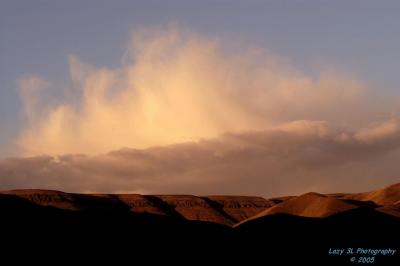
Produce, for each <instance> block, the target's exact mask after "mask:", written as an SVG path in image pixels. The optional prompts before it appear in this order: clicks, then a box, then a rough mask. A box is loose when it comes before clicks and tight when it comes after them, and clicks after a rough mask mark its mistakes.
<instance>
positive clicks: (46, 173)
mask: <svg viewBox="0 0 400 266" xmlns="http://www.w3.org/2000/svg"><path fill="white" fill-rule="evenodd" d="M399 155H400V127H399V122H398V121H397V120H394V119H393V120H390V121H386V122H384V123H381V124H377V125H374V126H370V127H367V128H362V129H359V130H357V131H353V132H349V131H346V130H342V129H338V128H334V127H332V126H330V125H329V124H328V123H326V122H322V121H295V122H291V123H287V124H283V125H280V126H276V127H274V128H273V129H269V130H265V131H254V132H247V133H238V134H224V135H221V136H220V137H218V138H212V139H204V140H200V141H197V142H187V143H182V144H176V145H168V146H160V147H152V148H147V149H128V148H126V149H121V150H117V151H113V152H109V153H106V154H102V155H93V156H88V155H62V156H57V157H53V156H36V157H29V158H7V159H3V160H1V161H0V189H3V190H5V189H13V188H47V189H57V190H64V191H73V192H114V193H116V192H130V193H152V194H154V193H163V194H166V193H185V194H202V195H204V194H251V195H261V196H266V197H269V196H276V195H284V194H298V193H302V192H305V191H311V190H312V191H320V192H334V191H349V188H351V189H353V191H364V190H368V189H372V188H376V187H378V186H384V185H387V184H390V183H394V182H398V180H399V176H400V169H399V168H398V166H397V164H398V160H397V158H399Z"/></svg>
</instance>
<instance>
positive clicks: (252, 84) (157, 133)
mask: <svg viewBox="0 0 400 266" xmlns="http://www.w3.org/2000/svg"><path fill="white" fill-rule="evenodd" d="M69 65H70V76H71V87H72V88H71V90H72V92H69V93H66V94H67V95H70V94H73V95H76V94H77V95H78V96H77V97H67V98H65V100H64V101H63V102H61V103H52V104H48V103H47V104H45V105H40V104H39V105H38V104H35V101H34V100H32V99H36V98H38V97H37V95H34V94H33V95H32V93H31V94H29V95H28V96H25V93H23V94H22V96H23V99H24V101H23V102H24V106H25V110H27V113H30V114H31V113H32V114H33V113H40V115H39V116H38V115H35V116H28V117H27V122H26V124H25V126H24V128H23V130H22V131H21V132H20V134H19V135H18V138H17V144H18V146H19V148H20V150H21V154H22V155H40V154H48V155H57V154H64V153H85V154H100V153H106V152H108V151H110V150H116V149H120V148H122V147H129V148H138V149H140V148H147V147H152V146H159V145H170V144H176V143H180V142H186V141H196V140H200V139H206V138H215V137H218V136H219V135H221V134H223V133H226V132H246V131H254V130H265V129H269V128H273V127H274V126H277V125H280V124H282V123H285V122H291V121H295V120H325V121H329V122H332V123H337V124H339V125H343V126H348V127H354V126H357V125H358V126H361V125H363V124H365V123H366V122H370V120H371V117H372V116H376V115H382V114H383V115H385V114H387V113H388V112H390V110H388V109H389V108H388V106H393V105H388V104H387V103H386V102H385V103H377V102H378V101H376V100H375V101H371V99H370V95H369V93H368V88H367V87H366V86H365V85H364V84H362V82H360V81H358V80H357V79H355V78H353V77H350V76H349V75H343V74H337V73H333V72H322V73H320V74H319V75H316V76H315V77H313V76H310V75H306V74H304V73H302V72H301V71H300V70H298V69H295V68H293V67H291V66H290V63H288V62H287V60H285V59H282V58H281V57H279V56H276V55H273V54H271V53H270V52H267V51H264V50H262V49H260V48H257V47H254V46H251V45H245V44H232V43H230V42H229V41H227V40H222V39H219V38H211V37H206V36H202V35H199V34H196V33H193V32H191V31H190V30H188V29H184V28H181V27H176V26H169V27H162V28H151V29H142V30H138V31H136V32H135V33H134V35H133V38H132V41H131V42H130V45H129V47H128V49H127V51H126V53H125V55H124V59H123V63H122V64H121V66H120V67H119V68H113V69H112V68H107V67H96V66H91V65H90V64H86V63H83V62H81V60H80V59H79V58H78V57H77V56H70V58H69ZM29 80H30V81H29ZM29 80H28V81H23V82H21V84H20V87H21V88H24V87H26V85H27V84H28V85H29V86H31V85H32V86H40V85H43V83H45V82H43V80H44V79H43V78H40V77H31V78H30V79H29ZM35 80H36V81H35ZM54 87H57V84H54ZM22 90H23V91H25V90H24V89H22ZM375 99H376V98H375ZM43 106H46V108H43ZM49 106H50V107H49ZM382 106H386V107H385V108H382Z"/></svg>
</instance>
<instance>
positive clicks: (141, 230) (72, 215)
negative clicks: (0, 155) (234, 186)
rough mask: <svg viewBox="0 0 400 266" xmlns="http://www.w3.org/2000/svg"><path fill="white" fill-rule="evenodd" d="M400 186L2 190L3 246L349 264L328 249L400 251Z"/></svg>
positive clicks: (391, 259)
mask: <svg viewBox="0 0 400 266" xmlns="http://www.w3.org/2000/svg"><path fill="white" fill-rule="evenodd" d="M398 187H399V186H398V185H395V186H391V187H388V188H387V189H381V190H378V191H379V193H375V194H374V192H369V194H364V193H360V194H352V195H349V194H330V195H322V194H318V193H306V194H303V195H300V196H292V197H281V198H279V199H278V198H275V199H271V200H267V199H263V198H260V197H245V196H207V197H197V196H190V195H138V194H119V195H117V194H74V193H64V192H59V191H49V190H14V191H6V192H2V193H0V211H1V214H2V220H1V221H2V225H3V227H2V228H6V229H7V230H4V233H3V234H2V239H3V241H6V243H7V249H10V250H11V249H13V250H21V251H24V252H33V253H38V252H42V251H43V250H46V252H48V253H50V254H54V255H57V256H65V255H66V254H67V253H68V254H69V256H72V257H75V256H78V255H79V256H82V255H83V256H86V257H90V258H92V259H94V260H95V261H96V260H97V259H100V258H102V257H104V256H105V257H108V256H113V257H114V256H116V255H117V257H118V258H121V259H122V258H127V257H128V258H129V257H130V256H133V255H134V256H135V258H143V256H145V257H146V258H147V259H149V260H150V261H151V260H152V259H155V258H156V257H157V256H161V254H167V255H166V256H165V257H163V258H164V259H165V261H171V262H175V261H179V260H181V259H183V256H184V255H185V256H186V255H187V256H190V257H191V258H192V259H193V258H195V260H196V262H199V261H203V260H205V261H207V260H209V259H211V258H214V259H215V260H221V261H224V263H233V262H239V261H243V262H245V263H246V264H245V265H252V264H255V263H256V262H257V260H259V256H263V257H266V258H268V261H276V260H279V261H280V263H279V264H282V263H306V264H305V265H307V263H308V265H311V264H312V265H314V264H317V265H318V264H320V265H346V263H347V264H349V265H351V264H350V262H349V257H348V256H347V257H346V256H343V257H340V256H332V255H329V254H328V251H329V249H330V248H349V247H353V248H357V247H365V248H400V230H399V228H400V227H399V226H400V218H399V216H398V213H399V205H398V202H397V198H398V196H399V191H397V192H396V191H393V190H394V189H393V188H398ZM359 195H363V196H359ZM365 195H367V196H365ZM368 195H379V196H376V197H375V196H374V197H370V196H368ZM385 197H388V198H385ZM372 199H379V200H376V201H374V200H372ZM393 202H394V203H393ZM384 204H387V205H384ZM66 252H67V253H66ZM399 252H400V249H399ZM182 254H184V255H182ZM163 256H164V255H163ZM376 259H377V263H378V264H374V265H396V263H398V259H399V256H398V253H397V254H396V255H394V256H377V258H376ZM379 263H382V264H379ZM185 264H186V263H185ZM189 264H190V263H189ZM279 264H276V265H279ZM273 265H274V264H273Z"/></svg>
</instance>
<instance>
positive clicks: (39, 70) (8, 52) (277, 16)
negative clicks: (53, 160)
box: [0, 0, 400, 155]
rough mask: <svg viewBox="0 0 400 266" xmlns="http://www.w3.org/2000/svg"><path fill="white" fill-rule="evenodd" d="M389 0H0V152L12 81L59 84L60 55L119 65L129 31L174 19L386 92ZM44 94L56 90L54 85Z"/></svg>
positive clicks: (8, 126)
mask: <svg viewBox="0 0 400 266" xmlns="http://www.w3.org/2000/svg"><path fill="white" fill-rule="evenodd" d="M399 10H400V2H398V1H368V0H360V1H349V0H347V1H341V0H337V1H323V0H318V1H312V0H308V1H295V0H292V1H285V0H279V1H278V0H277V1H250V0H248V1H235V0H215V1H210V0H202V1H183V0H182V1H177V0H171V1H152V0H147V1H127V0H126V1H123V0H108V1H104V0H79V1H77V0H69V1H50V0H48V1H43V0H35V1H28V0H27V1H20V0H1V1H0V84H1V85H0V124H1V131H0V148H1V151H0V155H13V154H15V152H16V150H15V146H14V143H13V142H14V139H15V136H16V135H17V134H18V132H19V130H20V128H21V126H22V119H21V103H20V101H19V99H18V94H17V92H16V80H17V79H18V78H19V77H20V76H21V75H24V74H35V75H39V76H43V77H45V78H47V79H49V80H50V81H51V82H57V84H62V83H65V84H67V83H68V80H69V76H68V63H67V58H68V56H69V55H77V56H79V58H80V59H81V60H83V61H84V62H89V63H91V64H94V65H99V66H101V65H105V66H110V67H115V66H118V65H119V64H120V61H121V56H122V54H123V53H124V50H125V49H126V45H127V43H128V40H129V37H130V32H131V31H132V30H133V29H135V28H138V27H148V26H159V25H165V24H167V23H170V22H176V23H179V24H181V25H184V26H185V27H188V28H190V29H192V30H193V31H195V32H199V33H202V34H206V35H210V36H222V37H226V38H232V39H240V40H244V41H246V42H249V43H252V44H255V45H258V46H261V47H265V48H266V49H269V50H271V51H273V52H274V53H275V54H279V55H282V56H284V57H286V58H288V60H290V61H291V62H292V63H293V64H294V65H296V66H297V67H299V68H300V69H302V70H303V71H305V72H310V73H313V71H315V69H318V68H321V67H323V68H333V69H339V70H340V71H344V72H349V73H351V74H352V75H356V76H358V77H359V78H360V79H361V80H363V81H365V82H367V83H368V84H369V86H370V87H372V88H374V89H376V90H388V91H396V90H397V89H398V88H399V83H400V82H399V80H398V71H399V69H400V50H399V47H400V27H399V25H400V16H398V12H399ZM54 89H55V91H53V92H52V94H54V96H55V97H57V96H60V95H58V94H61V90H60V91H58V90H57V88H54Z"/></svg>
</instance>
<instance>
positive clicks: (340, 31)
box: [0, 0, 400, 195]
mask: <svg viewBox="0 0 400 266" xmlns="http://www.w3.org/2000/svg"><path fill="white" fill-rule="evenodd" d="M399 8H400V4H399V2H398V1H365V0H364V1H340V0H339V1H324V0H322V1H321V0H319V1H312V0H308V1H300V0H299V1H296V0H292V1H285V0H280V1H238V0H213V1H211V0H205V1H177V0H172V1H151V0H150V1H123V0H116V1H103V0H99V1H94V0H83V1H74V0H72V1H42V0H36V1H21V0H14V1H8V0H1V1H0V84H1V85H0V124H1V125H2V126H1V129H0V133H1V134H0V157H1V158H3V159H0V189H12V188H21V187H32V188H39V187H40V188H49V189H59V190H68V191H77V192H82V191H83V192H99V191H100V192H118V191H119V192H120V191H127V192H140V193H197V194H207V193H214V194H221V193H225V194H256V195H273V194H274V193H275V194H276V193H278V194H279V193H280V194H285V193H301V192H304V191H308V190H318V191H323V192H328V191H339V190H341V191H342V190H346V191H362V190H367V189H372V188H375V187H376V186H384V185H388V184H390V183H394V182H398V180H399V179H398V177H399V176H400V173H399V171H397V170H396V167H395V166H396V163H395V162H396V159H398V158H399V157H398V156H399V150H398V149H400V142H399V139H400V138H399V128H400V124H399V121H400V120H399V119H398V115H399V111H400V110H399V107H398V106H399V105H398V103H399V101H400V97H399V96H400V95H399V90H398V88H399V85H400V82H399V79H398V69H400V50H399V47H400V37H399V36H400V28H399V27H398V25H400V17H399V16H398V12H397V11H398V10H399ZM287 143H291V145H288V144H287ZM216 147H218V148H216ZM99 169H101V170H99ZM366 169H368V171H367V170H366ZM360 181H361V182H360Z"/></svg>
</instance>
